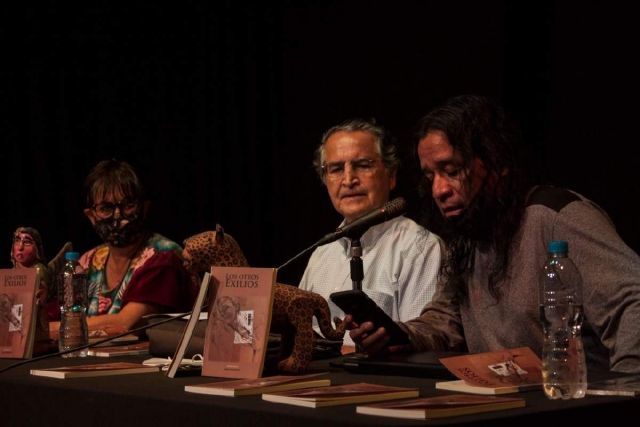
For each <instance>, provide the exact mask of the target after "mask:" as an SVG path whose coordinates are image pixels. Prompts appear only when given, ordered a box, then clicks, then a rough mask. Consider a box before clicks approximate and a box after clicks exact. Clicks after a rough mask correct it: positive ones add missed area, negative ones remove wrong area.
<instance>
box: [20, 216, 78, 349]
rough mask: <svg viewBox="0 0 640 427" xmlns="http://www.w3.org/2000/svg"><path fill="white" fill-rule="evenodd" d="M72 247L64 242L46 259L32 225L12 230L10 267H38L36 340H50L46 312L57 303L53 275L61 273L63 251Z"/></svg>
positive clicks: (40, 241) (37, 234)
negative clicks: (54, 254)
mask: <svg viewBox="0 0 640 427" xmlns="http://www.w3.org/2000/svg"><path fill="white" fill-rule="evenodd" d="M70 250H72V245H71V243H69V242H67V243H66V244H65V245H64V247H63V248H62V250H61V251H60V252H59V253H58V254H57V255H56V257H55V258H54V259H53V260H51V262H47V258H46V256H45V254H44V248H43V245H42V237H40V233H39V232H38V230H36V229H35V228H31V227H18V228H17V229H16V231H14V233H13V244H12V246H11V262H12V264H13V268H35V269H37V270H38V277H39V279H40V286H39V288H38V291H37V293H36V304H37V311H38V315H37V318H38V320H37V326H36V336H35V340H36V341H43V340H48V339H49V315H48V312H47V305H55V306H56V307H55V309H57V304H56V303H55V300H56V298H57V295H56V291H57V288H56V286H55V284H56V280H55V279H56V274H59V273H60V270H61V268H62V266H63V265H64V253H65V252H67V251H70Z"/></svg>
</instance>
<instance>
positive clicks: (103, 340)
mask: <svg viewBox="0 0 640 427" xmlns="http://www.w3.org/2000/svg"><path fill="white" fill-rule="evenodd" d="M138 341H140V337H139V336H137V335H134V334H126V335H122V336H118V335H113V336H112V338H110V335H108V334H106V333H105V332H104V331H101V330H96V331H89V344H91V346H92V347H111V346H113V345H115V344H118V345H122V344H131V343H135V342H138Z"/></svg>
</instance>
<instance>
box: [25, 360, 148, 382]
mask: <svg viewBox="0 0 640 427" xmlns="http://www.w3.org/2000/svg"><path fill="white" fill-rule="evenodd" d="M159 371H160V367H159V366H146V365H143V364H142V363H128V362H114V363H99V364H94V365H78V366H61V367H56V368H47V369H32V370H31V375H36V376H40V377H50V378H62V379H66V378H87V377H104V376H107V375H125V374H144V373H149V372H159Z"/></svg>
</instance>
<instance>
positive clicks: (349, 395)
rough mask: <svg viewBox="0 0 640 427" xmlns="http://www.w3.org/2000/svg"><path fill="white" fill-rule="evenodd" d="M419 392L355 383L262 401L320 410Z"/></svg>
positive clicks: (265, 396)
mask: <svg viewBox="0 0 640 427" xmlns="http://www.w3.org/2000/svg"><path fill="white" fill-rule="evenodd" d="M419 395H420V390H419V389H417V388H408V387H392V386H384V385H379V384H371V383H355V384H346V385H338V386H329V387H319V388H307V389H302V390H292V391H284V392H279V393H264V394H263V395H262V399H263V400H266V401H269V402H276V403H286V404H289V405H298V406H305V407H308V408H321V407H325V406H336V405H347V404H351V403H367V402H378V401H382V400H392V399H403V398H410V397H418V396H419Z"/></svg>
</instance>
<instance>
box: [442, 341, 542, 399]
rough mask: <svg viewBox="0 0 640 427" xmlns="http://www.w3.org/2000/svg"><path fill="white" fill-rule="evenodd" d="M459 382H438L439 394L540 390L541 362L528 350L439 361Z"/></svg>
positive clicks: (486, 353) (504, 351)
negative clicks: (441, 392) (444, 392)
mask: <svg viewBox="0 0 640 427" xmlns="http://www.w3.org/2000/svg"><path fill="white" fill-rule="evenodd" d="M440 361H441V362H442V364H443V365H445V366H446V367H447V369H449V371H451V372H452V373H453V374H454V375H455V376H456V377H458V378H459V379H458V380H452V381H439V382H436V385H435V387H436V388H437V389H441V390H449V391H459V392H465V393H475V394H508V393H518V392H521V391H528V390H533V389H540V388H541V386H542V369H541V365H542V362H541V361H540V358H539V357H538V356H536V354H535V353H534V352H533V351H531V349H530V348H529V347H519V348H513V349H505V350H498V351H490V352H485V353H472V354H465V355H460V356H452V357H443V358H441V359H440Z"/></svg>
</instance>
